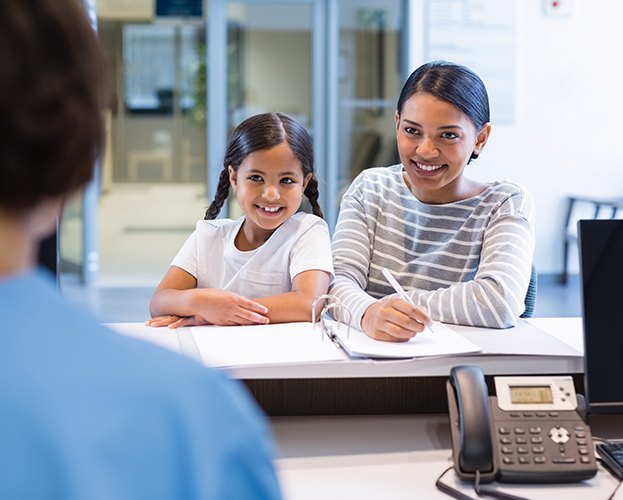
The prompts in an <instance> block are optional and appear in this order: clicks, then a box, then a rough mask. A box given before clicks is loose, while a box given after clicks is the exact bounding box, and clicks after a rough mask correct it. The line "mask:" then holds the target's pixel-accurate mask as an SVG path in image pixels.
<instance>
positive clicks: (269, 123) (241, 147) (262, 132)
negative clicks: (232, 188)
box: [204, 113, 322, 220]
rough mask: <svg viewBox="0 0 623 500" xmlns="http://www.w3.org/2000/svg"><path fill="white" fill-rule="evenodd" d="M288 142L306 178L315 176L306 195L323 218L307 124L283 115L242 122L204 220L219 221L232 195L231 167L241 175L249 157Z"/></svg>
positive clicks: (264, 114) (262, 116) (271, 115)
mask: <svg viewBox="0 0 623 500" xmlns="http://www.w3.org/2000/svg"><path fill="white" fill-rule="evenodd" d="M284 142H286V143H288V145H289V146H290V149H292V152H293V153H294V156H295V157H296V158H297V159H298V160H299V161H300V162H301V166H302V167H303V177H305V176H307V174H309V173H311V174H312V177H311V179H309V182H308V183H307V187H306V188H305V193H304V194H305V196H306V197H307V199H308V200H309V203H310V205H311V207H312V212H313V213H314V215H317V216H318V217H321V218H322V210H321V208H320V205H319V204H318V179H316V174H315V173H314V149H313V147H312V140H311V137H310V135H309V133H308V132H307V130H306V129H305V127H303V125H301V124H300V123H299V122H297V121H296V120H295V119H293V118H291V117H289V116H288V115H285V114H283V113H263V114H260V115H255V116H252V117H250V118H247V119H246V120H244V121H243V122H242V123H240V125H238V126H237V127H236V129H235V130H234V131H233V132H232V134H231V137H230V138H229V144H228V145H227V151H226V152H225V158H224V159H223V170H222V171H221V174H220V176H219V181H218V186H217V188H216V195H215V196H214V201H213V202H212V203H211V204H210V206H209V207H208V210H207V211H206V214H205V217H204V218H205V219H207V220H210V219H216V217H217V216H218V214H219V212H220V211H221V208H222V207H223V204H224V203H225V200H226V199H227V197H228V196H229V171H228V167H229V166H231V168H233V169H234V171H236V172H237V171H238V167H239V166H240V165H241V164H242V162H243V161H244V160H245V158H246V157H247V156H249V155H250V154H251V153H253V152H254V151H259V150H262V149H270V148H272V147H275V146H278V145H279V144H283V143H284Z"/></svg>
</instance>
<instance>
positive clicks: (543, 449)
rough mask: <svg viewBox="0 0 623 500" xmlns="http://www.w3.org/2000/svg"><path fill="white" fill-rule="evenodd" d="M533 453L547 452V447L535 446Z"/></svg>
mask: <svg viewBox="0 0 623 500" xmlns="http://www.w3.org/2000/svg"><path fill="white" fill-rule="evenodd" d="M532 453H545V448H544V447H543V446H533V447H532Z"/></svg>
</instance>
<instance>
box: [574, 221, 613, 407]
mask: <svg viewBox="0 0 623 500" xmlns="http://www.w3.org/2000/svg"><path fill="white" fill-rule="evenodd" d="M578 242H579V249H580V278H581V292H582V320H583V327H584V390H585V392H586V394H585V397H586V400H587V403H588V410H589V412H591V413H623V220H619V219H608V220H581V221H579V222H578Z"/></svg>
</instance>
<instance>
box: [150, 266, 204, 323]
mask: <svg viewBox="0 0 623 500" xmlns="http://www.w3.org/2000/svg"><path fill="white" fill-rule="evenodd" d="M196 286H197V279H196V278H195V277H194V276H193V275H192V274H190V273H188V272H186V271H184V270H183V269H181V268H179V267H176V266H171V267H170V268H169V270H168V271H167V273H166V274H165V275H164V277H163V278H162V281H160V284H159V285H158V288H156V291H155V292H154V294H153V296H152V297H151V300H150V302H149V312H150V313H151V315H152V317H156V316H165V315H176V316H193V315H194V314H195V312H196V311H195V307H194V305H193V298H194V294H195V292H196Z"/></svg>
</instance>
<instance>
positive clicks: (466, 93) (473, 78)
mask: <svg viewBox="0 0 623 500" xmlns="http://www.w3.org/2000/svg"><path fill="white" fill-rule="evenodd" d="M418 92H423V93H426V94H430V95H432V96H434V97H436V98H437V99H439V100H441V101H445V102H447V103H449V104H452V105H453V106H455V107H457V108H458V109H460V110H461V111H462V112H463V113H465V115H467V117H468V118H469V119H470V120H471V122H472V123H473V124H474V126H475V127H476V130H480V129H481V128H482V126H483V125H484V124H485V123H487V122H489V121H490V118H489V96H488V94H487V89H486V88H485V84H484V83H482V80H481V79H480V78H479V77H478V75H476V73H474V72H473V71H472V70H470V69H468V68H466V67H465V66H461V65H459V64H454V63H450V62H446V61H433V62H429V63H426V64H423V65H422V66H420V67H419V68H418V69H416V70H415V71H414V72H413V73H411V75H410V76H409V78H407V81H406V82H405V84H404V85H403V87H402V91H401V92H400V97H399V98H398V104H397V106H396V109H397V111H398V114H399V115H400V114H402V108H403V107H404V104H405V102H406V101H407V100H408V99H409V98H410V97H411V96H412V95H413V94H416V93H418ZM477 157H478V155H477V154H473V153H472V159H474V158H477Z"/></svg>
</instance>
